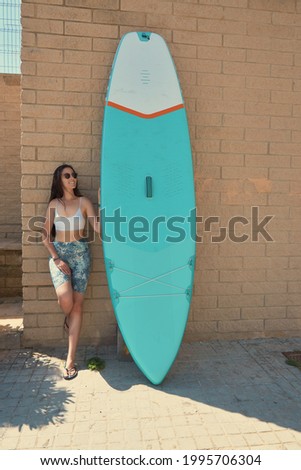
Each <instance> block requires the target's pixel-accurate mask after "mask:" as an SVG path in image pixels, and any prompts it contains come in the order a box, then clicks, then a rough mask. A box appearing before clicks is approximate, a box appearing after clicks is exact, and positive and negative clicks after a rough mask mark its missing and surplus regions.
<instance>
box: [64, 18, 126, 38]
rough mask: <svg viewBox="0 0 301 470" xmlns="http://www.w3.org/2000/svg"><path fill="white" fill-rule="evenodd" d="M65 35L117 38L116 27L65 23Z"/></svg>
mask: <svg viewBox="0 0 301 470" xmlns="http://www.w3.org/2000/svg"><path fill="white" fill-rule="evenodd" d="M65 34H66V35H68V36H83V37H92V38H94V37H96V38H100V37H105V38H117V37H118V26H115V25H100V24H86V23H76V22H71V21H66V22H65Z"/></svg>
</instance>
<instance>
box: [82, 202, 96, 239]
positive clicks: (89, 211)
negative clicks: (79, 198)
mask: <svg viewBox="0 0 301 470" xmlns="http://www.w3.org/2000/svg"><path fill="white" fill-rule="evenodd" d="M84 211H85V214H86V217H87V219H88V222H89V224H90V225H91V227H92V228H93V230H94V231H95V232H96V233H98V234H100V220H99V216H97V215H96V213H95V210H94V207H93V204H92V202H91V201H90V199H88V198H87V197H85V198H84Z"/></svg>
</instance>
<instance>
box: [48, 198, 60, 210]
mask: <svg viewBox="0 0 301 470" xmlns="http://www.w3.org/2000/svg"><path fill="white" fill-rule="evenodd" d="M57 202H58V199H57V198H55V199H51V201H50V202H49V204H48V208H50V209H51V208H52V207H56V206H57Z"/></svg>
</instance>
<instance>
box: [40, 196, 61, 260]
mask: <svg viewBox="0 0 301 470" xmlns="http://www.w3.org/2000/svg"><path fill="white" fill-rule="evenodd" d="M54 212H55V207H54V204H53V202H52V201H51V202H50V203H49V205H48V207H47V211H46V219H45V222H44V226H43V244H44V246H45V247H46V248H47V250H48V251H49V253H50V255H51V257H52V258H57V257H58V254H57V252H56V250H55V248H54V246H53V243H52V240H51V231H52V227H53V221H54Z"/></svg>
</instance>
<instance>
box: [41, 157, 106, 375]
mask: <svg viewBox="0 0 301 470" xmlns="http://www.w3.org/2000/svg"><path fill="white" fill-rule="evenodd" d="M98 198H99V195H98ZM98 202H99V201H98ZM87 220H89V223H90V224H91V226H92V227H93V229H94V230H95V231H96V232H97V233H100V224H99V222H98V221H97V216H96V214H95V211H94V208H93V205H92V203H91V202H90V200H89V199H88V198H86V197H83V196H82V195H81V193H80V191H79V189H78V186H77V173H76V172H75V171H74V169H73V167H72V166H71V165H67V164H64V165H60V166H59V167H58V168H57V169H56V170H55V171H54V174H53V180H52V187H51V196H50V199H49V205H48V208H47V213H46V220H45V224H44V233H46V237H45V240H44V242H43V243H44V245H45V246H46V248H47V249H48V251H49V253H50V258H49V269H50V274H51V278H52V282H53V285H54V287H55V290H56V295H57V297H58V303H59V305H60V307H61V309H62V311H63V312H64V314H65V321H64V327H65V329H66V331H68V333H69V342H68V354H67V360H66V363H65V374H64V379H66V380H71V379H74V378H75V377H76V376H77V374H78V371H77V369H76V366H75V355H76V349H77V345H78V340H79V335H80V330H81V325H82V315H83V301H84V294H85V291H86V288H87V283H88V277H89V273H90V252H89V245H88V243H87V242H86V241H85V239H84V228H85V225H86V221H87Z"/></svg>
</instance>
